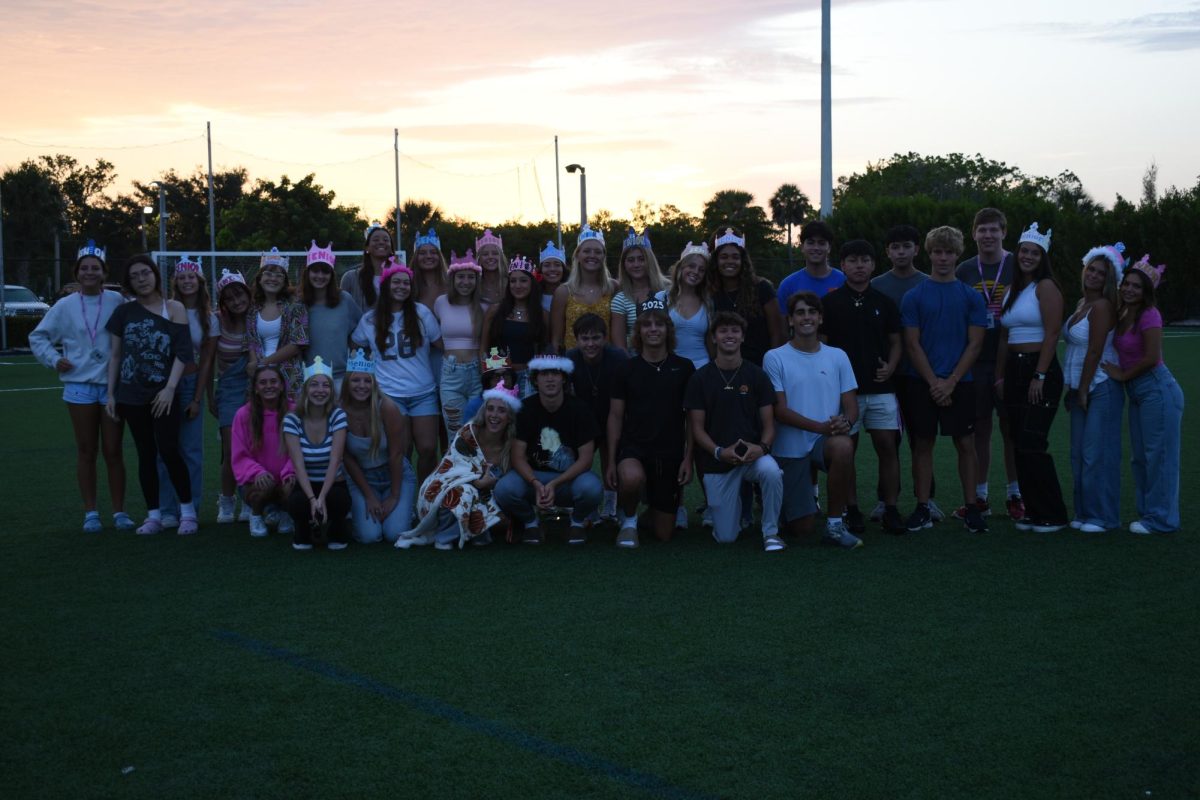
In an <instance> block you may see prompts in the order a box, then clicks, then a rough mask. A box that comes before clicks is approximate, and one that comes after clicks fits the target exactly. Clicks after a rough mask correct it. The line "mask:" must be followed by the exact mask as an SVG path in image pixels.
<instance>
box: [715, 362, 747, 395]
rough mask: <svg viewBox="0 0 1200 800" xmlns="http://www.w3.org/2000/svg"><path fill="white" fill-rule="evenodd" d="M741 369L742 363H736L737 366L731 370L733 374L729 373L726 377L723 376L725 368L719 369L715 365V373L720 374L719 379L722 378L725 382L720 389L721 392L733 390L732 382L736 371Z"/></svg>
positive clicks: (736, 373) (735, 378) (735, 376)
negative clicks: (723, 386)
mask: <svg viewBox="0 0 1200 800" xmlns="http://www.w3.org/2000/svg"><path fill="white" fill-rule="evenodd" d="M713 366H716V364H714V365H713ZM741 371H742V365H741V364H738V366H737V369H735V370H734V371H733V374H732V375H730V376H729V377H728V378H726V377H725V370H723V369H721V368H720V367H717V374H718V375H720V376H721V380H722V381H723V382H724V383H725V388H724V389H722V390H721V391H723V392H732V391H733V390H734V389H733V382H734V381H735V380H737V376H738V373H739V372H741Z"/></svg>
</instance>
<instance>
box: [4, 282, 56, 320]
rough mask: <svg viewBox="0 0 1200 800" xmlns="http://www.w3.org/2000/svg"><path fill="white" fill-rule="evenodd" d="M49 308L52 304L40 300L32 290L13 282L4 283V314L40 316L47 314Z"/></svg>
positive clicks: (11, 315) (7, 315) (10, 315)
mask: <svg viewBox="0 0 1200 800" xmlns="http://www.w3.org/2000/svg"><path fill="white" fill-rule="evenodd" d="M49 310H50V306H48V305H46V304H45V303H43V302H42V301H41V300H39V299H38V296H37V295H36V294H34V293H33V292H32V291H31V290H29V289H27V288H25V287H24V286H16V285H14V284H11V283H6V284H4V316H6V317H35V318H40V317H44V316H46V312H47V311H49Z"/></svg>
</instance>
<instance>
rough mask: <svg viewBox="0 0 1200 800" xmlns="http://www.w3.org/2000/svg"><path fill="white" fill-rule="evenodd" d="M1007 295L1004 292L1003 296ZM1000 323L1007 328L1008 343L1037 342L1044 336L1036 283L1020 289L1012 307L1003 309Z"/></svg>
mask: <svg viewBox="0 0 1200 800" xmlns="http://www.w3.org/2000/svg"><path fill="white" fill-rule="evenodd" d="M1007 296H1008V293H1007V292H1006V293H1005V297H1006V298H1007ZM1005 302H1007V299H1006V300H1005ZM1000 324H1001V325H1003V326H1004V327H1006V328H1008V343H1009V344H1037V343H1039V342H1041V341H1042V339H1044V338H1045V337H1046V331H1045V329H1044V328H1043V327H1042V307H1041V306H1039V305H1038V299H1037V284H1036V283H1031V284H1029V285H1028V286H1026V287H1025V288H1024V289H1022V290H1021V293H1020V294H1019V295H1017V299H1016V301H1015V302H1014V303H1013V304H1012V308H1010V309H1008V311H1005V312H1004V316H1002V317H1001V318H1000Z"/></svg>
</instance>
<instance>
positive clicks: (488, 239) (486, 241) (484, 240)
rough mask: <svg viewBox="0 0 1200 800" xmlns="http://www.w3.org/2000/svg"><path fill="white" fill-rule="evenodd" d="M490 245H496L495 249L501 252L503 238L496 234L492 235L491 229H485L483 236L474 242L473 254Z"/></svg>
mask: <svg viewBox="0 0 1200 800" xmlns="http://www.w3.org/2000/svg"><path fill="white" fill-rule="evenodd" d="M490 244H494V245H496V247H499V248H500V250H501V251H503V250H504V239H503V237H500V236H497V235H496V234H494V233H492V229H491V228H487V229H486V230H484V232H483V236H480V237H479V238H478V239H476V240H475V252H476V253H478V252H479V251H480V250H482V249H483V248H485V247H487V246H488V245H490Z"/></svg>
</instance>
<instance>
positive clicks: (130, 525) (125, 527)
mask: <svg viewBox="0 0 1200 800" xmlns="http://www.w3.org/2000/svg"><path fill="white" fill-rule="evenodd" d="M113 525H115V526H116V528H117V530H119V531H131V530H133V529H134V528H136V527H137V523H136V522H134V521H133V517H131V516H129V515H128V514H126V513H125V512H124V511H117V512H116V513H114V514H113Z"/></svg>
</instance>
